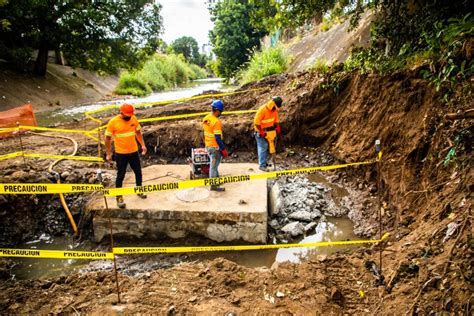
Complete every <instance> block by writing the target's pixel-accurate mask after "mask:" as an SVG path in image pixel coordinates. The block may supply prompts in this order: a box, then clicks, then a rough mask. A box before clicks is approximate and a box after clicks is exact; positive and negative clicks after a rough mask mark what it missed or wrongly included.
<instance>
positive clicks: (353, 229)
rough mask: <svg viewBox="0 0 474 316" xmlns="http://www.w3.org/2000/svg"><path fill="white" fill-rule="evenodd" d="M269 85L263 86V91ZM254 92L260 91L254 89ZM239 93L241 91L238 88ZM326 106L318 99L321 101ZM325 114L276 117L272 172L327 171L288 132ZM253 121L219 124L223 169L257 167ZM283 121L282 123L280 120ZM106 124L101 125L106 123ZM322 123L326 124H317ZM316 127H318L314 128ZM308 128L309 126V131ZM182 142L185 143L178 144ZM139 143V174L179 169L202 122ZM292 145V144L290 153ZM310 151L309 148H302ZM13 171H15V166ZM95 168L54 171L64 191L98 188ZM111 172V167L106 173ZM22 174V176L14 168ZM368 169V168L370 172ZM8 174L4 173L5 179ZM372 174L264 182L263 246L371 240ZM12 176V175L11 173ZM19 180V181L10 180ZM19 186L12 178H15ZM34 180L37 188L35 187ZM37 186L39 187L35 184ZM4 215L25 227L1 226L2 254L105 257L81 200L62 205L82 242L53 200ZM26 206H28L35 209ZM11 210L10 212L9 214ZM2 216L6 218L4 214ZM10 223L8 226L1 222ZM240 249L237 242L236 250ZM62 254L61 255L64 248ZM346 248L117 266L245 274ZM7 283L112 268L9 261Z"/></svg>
mask: <svg viewBox="0 0 474 316" xmlns="http://www.w3.org/2000/svg"><path fill="white" fill-rule="evenodd" d="M267 84H268V83H267ZM257 87H258V86H257ZM242 89H246V87H243V88H242ZM261 98H262V97H261V96H260V98H258V97H256V96H255V95H249V96H245V97H243V98H241V99H237V100H235V99H234V100H232V99H230V100H228V102H227V103H226V104H227V105H228V106H229V108H230V109H248V108H252V107H255V106H256V105H258V103H259V100H260V99H261ZM297 98H298V100H300V101H301V100H303V101H304V102H303V103H302V104H300V105H299V106H298V107H299V108H301V107H304V106H305V104H307V103H308V104H309V105H311V102H312V101H309V100H310V98H308V96H307V94H303V95H299V96H297ZM323 100H324V98H323ZM203 108H204V109H205V108H207V102H206V101H204V100H198V101H195V102H193V103H192V105H191V106H189V105H182V104H178V105H171V106H165V107H164V108H162V109H161V108H160V110H159V113H158V116H165V115H176V114H180V113H189V112H200V111H202V109H203ZM328 113H329V107H324V108H323V109H319V110H318V112H317V113H313V112H311V113H306V115H305V116H302V115H299V114H298V109H297V108H289V109H287V110H286V111H285V112H283V113H282V117H283V120H282V121H283V122H282V126H283V129H284V131H285V135H284V137H283V138H282V139H281V140H280V141H279V142H278V144H277V150H278V152H279V156H278V161H279V162H278V169H281V170H284V169H291V168H298V167H308V166H317V165H328V164H333V163H335V162H336V160H335V159H334V158H333V157H331V156H330V155H328V154H325V153H324V152H321V151H318V150H315V147H314V145H315V144H316V143H318V141H317V140H315V138H306V139H302V138H301V137H300V135H298V134H297V133H296V132H295V129H292V128H291V126H292V125H295V124H297V125H302V124H307V123H303V122H308V121H310V120H314V117H315V116H318V115H321V114H325V115H328ZM140 114H141V116H142V117H145V118H146V117H154V116H157V113H156V109H155V110H154V109H147V110H144V111H143V112H142V113H140ZM251 118H252V116H251V115H244V116H242V117H237V118H236V117H230V116H229V117H226V116H224V117H223V118H222V119H223V122H224V126H226V132H225V141H226V143H227V144H228V146H229V148H230V153H231V156H230V158H229V159H227V160H226V162H229V163H232V162H249V161H250V162H251V161H256V160H257V156H256V152H255V151H256V150H255V141H254V139H253V134H252V127H251V124H249V120H251ZM285 118H286V120H285ZM105 119H106V118H104V121H105ZM322 120H323V121H324V120H325V119H324V118H323V119H322ZM318 124H322V123H318ZM313 127H314V126H313ZM183 135H184V136H183ZM144 136H145V141H146V143H147V145H148V148H149V151H150V152H151V153H152V154H151V155H148V156H147V157H144V158H143V166H149V165H154V164H167V163H172V164H184V163H186V158H187V157H188V156H189V155H188V151H189V148H191V147H197V146H201V143H200V142H201V131H200V121H199V120H198V119H191V120H186V121H168V122H166V124H164V123H163V122H160V123H158V124H153V125H151V124H149V125H147V124H145V127H144ZM291 144H296V147H292V146H291ZM308 145H309V147H308ZM80 154H82V155H96V154H97V146H96V145H94V144H91V143H84V144H82V146H81V147H80ZM16 167H20V164H18V165H17V166H16ZM95 167H96V166H95V165H94V164H89V165H88V168H83V169H82V170H81V169H78V168H77V166H75V165H72V164H66V165H65V166H64V167H61V166H60V167H59V168H58V169H59V171H60V173H61V177H62V180H63V181H65V182H69V183H96V182H97V180H96V179H95ZM109 167H110V166H109ZM105 168H106V176H105V179H106V184H110V183H112V182H113V181H112V180H113V177H114V171H113V169H108V170H107V166H105ZM20 169H21V168H20ZM369 169H370V168H369ZM9 172H10V171H8V172H6V173H5V175H8V173H9ZM25 172H28V173H27V174H22V175H20V176H22V177H23V178H24V179H23V180H22V179H20V178H21V177H20V178H19V179H18V182H21V181H25V180H26V179H28V180H27V181H28V182H47V180H46V179H45V175H44V172H42V171H41V167H39V168H37V170H35V169H33V168H31V170H26V171H25ZM367 172H369V174H370V173H372V172H373V171H365V172H364V171H362V172H361V171H355V172H349V173H348V172H347V171H340V172H332V173H329V174H327V173H325V174H320V173H316V174H312V175H309V176H296V177H284V178H280V179H278V180H277V181H269V186H268V189H269V200H270V204H271V205H272V201H273V204H275V202H277V204H278V205H277V207H275V206H274V205H273V206H272V207H270V209H269V220H268V231H269V234H268V239H267V240H268V242H270V243H288V242H309V241H311V242H315V241H330V240H346V239H356V238H357V236H365V237H369V236H372V235H373V234H374V233H375V227H376V225H375V224H376V222H375V221H374V218H369V217H367V216H365V215H364V214H368V213H370V214H372V213H374V207H375V192H376V188H375V189H374V186H373V185H371V186H368V183H367V182H363V181H358V182H357V181H354V179H357V178H360V177H361V176H362V177H364V173H367ZM10 175H12V173H10ZM16 176H17V175H16ZM15 178H17V177H15ZM35 178H37V179H38V181H34V180H35ZM40 178H41V179H40ZM2 198H3V199H4V200H2V201H0V203H1V204H2V205H7V208H6V209H5V210H6V212H8V209H11V210H13V209H16V210H22V211H21V212H23V213H24V214H25V216H24V218H25V220H24V221H22V224H23V225H21V226H20V225H18V223H15V219H13V218H10V222H11V225H6V226H5V230H4V231H3V232H0V242H1V243H2V244H3V245H4V246H5V247H12V246H13V245H15V246H17V247H25V248H31V247H33V248H38V249H53V248H55V249H66V248H68V249H77V250H103V251H107V250H108V246H107V242H105V243H104V244H100V245H97V244H94V243H93V242H92V235H93V234H92V225H91V217H89V216H84V212H83V208H84V204H85V202H86V201H87V200H88V197H87V195H82V196H74V195H66V199H67V202H68V204H69V205H70V206H72V207H71V208H72V209H73V210H74V214H73V215H74V217H75V219H76V221H77V222H78V223H79V226H80V231H81V236H80V238H79V239H78V240H73V239H72V238H71V237H68V236H70V235H71V229H70V227H69V223H68V221H67V218H66V216H65V215H64V211H63V210H62V207H61V206H60V204H59V201H58V198H57V197H55V196H37V197H36V196H29V197H20V198H19V197H11V196H10V197H9V196H6V197H2ZM5 199H6V200H5ZM29 199H31V200H32V202H33V204H32V203H31V201H29ZM8 207H9V208H8ZM4 215H5V211H4ZM7 223H8V221H7ZM118 242H119V243H120V245H131V246H146V245H148V246H150V245H154V246H157V245H162V246H166V245H168V246H182V245H211V244H215V243H214V242H211V241H209V240H206V239H204V238H202V237H198V236H189V237H188V238H185V239H178V240H171V239H168V238H164V239H163V240H160V241H155V242H146V241H137V240H132V241H127V240H121V241H118ZM237 244H238V242H237ZM65 247H66V248H65ZM350 249H351V247H343V246H342V247H331V248H325V249H311V250H309V251H308V249H284V250H279V251H251V252H238V253H236V252H235V253H231V252H229V253H217V254H216V253H211V254H191V255H189V254H181V255H149V256H140V257H131V258H127V257H121V258H120V259H119V261H118V263H119V271H121V272H123V273H127V274H132V275H134V274H137V273H143V272H146V271H149V270H153V269H156V268H163V267H170V266H173V265H175V264H177V263H180V262H183V261H194V260H206V259H213V258H215V257H217V256H219V257H220V256H222V257H225V258H228V259H230V260H233V261H236V262H237V263H239V264H241V265H245V266H249V267H257V266H271V265H272V264H273V263H274V262H275V261H277V262H278V261H279V262H281V261H293V262H297V261H301V260H303V261H304V260H307V259H310V258H311V257H312V256H315V255H318V254H330V253H332V252H335V251H350ZM10 268H11V273H12V275H15V277H16V278H36V277H48V276H52V275H55V274H56V273H62V271H61V270H62V269H63V270H65V271H69V272H70V271H84V272H87V271H101V270H106V271H107V270H109V269H110V262H92V263H90V264H84V263H83V262H77V261H73V260H72V261H64V262H62V261H57V260H56V261H55V260H41V261H40V262H34V263H33V261H32V260H29V259H22V260H14V261H13V264H11V265H10Z"/></svg>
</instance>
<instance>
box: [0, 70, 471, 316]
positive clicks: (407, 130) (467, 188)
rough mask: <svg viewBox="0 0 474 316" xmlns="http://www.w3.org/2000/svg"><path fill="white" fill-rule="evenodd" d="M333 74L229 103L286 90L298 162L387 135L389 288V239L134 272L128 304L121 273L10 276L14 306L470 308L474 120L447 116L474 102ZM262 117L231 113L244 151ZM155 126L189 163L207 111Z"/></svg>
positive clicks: (287, 137)
mask: <svg viewBox="0 0 474 316" xmlns="http://www.w3.org/2000/svg"><path fill="white" fill-rule="evenodd" d="M325 80H326V79H325V78H323V77H321V76H319V75H318V74H315V73H300V74H296V75H282V76H273V77H270V78H267V79H265V80H263V81H261V82H258V83H255V84H253V85H252V86H253V87H269V88H268V89H267V90H265V91H259V92H252V93H250V94H245V95H240V96H233V97H226V98H225V99H224V100H225V102H226V105H227V109H229V110H230V109H248V108H256V107H257V106H258V105H260V104H262V103H263V102H264V101H266V100H267V99H268V98H269V97H270V96H271V95H275V94H279V95H282V96H283V97H284V99H285V112H284V113H282V121H283V131H284V136H283V138H282V140H281V142H280V154H279V156H280V159H281V161H282V166H286V165H287V164H288V163H289V161H290V159H287V158H288V157H291V160H292V161H293V162H297V163H299V165H309V164H312V163H314V162H316V161H318V156H317V154H315V153H313V151H312V150H311V148H318V151H319V152H322V153H327V154H330V155H331V156H332V157H334V158H333V159H335V161H339V162H351V161H361V160H366V159H369V158H373V157H374V141H375V140H376V139H380V140H381V142H382V148H383V152H384V155H383V161H382V163H381V164H380V167H381V172H380V181H381V188H382V189H381V191H380V192H379V194H380V196H381V200H382V205H383V210H382V212H383V230H384V231H389V232H391V236H390V239H389V241H388V242H387V243H386V244H385V251H384V266H383V274H384V276H385V286H376V285H375V284H374V280H375V279H374V275H373V273H372V272H369V271H368V269H367V267H370V266H371V264H370V261H374V262H378V251H376V248H368V249H365V250H364V249H363V250H358V251H356V252H354V253H352V254H346V255H336V256H332V257H329V258H324V257H322V258H320V260H317V261H315V262H307V263H303V264H299V265H295V264H283V265H280V266H276V265H275V266H274V267H272V269H247V268H243V267H240V266H237V265H236V264H234V263H231V262H228V261H225V260H220V259H216V260H214V261H211V262H209V263H202V264H201V263H200V264H192V263H191V264H183V265H180V266H176V267H172V268H170V269H159V270H157V271H155V272H152V273H147V274H144V275H143V276H142V277H139V278H133V277H128V276H125V275H121V276H120V280H121V290H122V293H123V297H122V298H123V301H124V304H120V305H115V303H114V302H115V299H116V294H115V293H114V284H113V283H112V280H113V279H112V273H110V274H109V273H107V274H87V275H72V276H69V277H63V278H57V279H54V280H48V281H23V282H18V283H15V282H11V281H5V282H3V283H2V284H1V285H0V289H1V292H0V293H1V294H0V298H1V299H0V301H1V302H3V303H2V305H1V306H0V310H2V311H4V312H32V311H36V312H37V311H40V312H50V311H53V312H68V313H73V312H92V311H95V312H108V313H112V312H132V313H134V312H135V313H136V312H156V311H157V310H159V311H161V312H167V313H170V314H172V313H180V314H181V313H202V314H204V313H209V311H215V312H217V313H230V312H232V313H237V314H240V313H245V312H246V313H255V312H257V313H258V312H262V313H275V312H276V313H298V314H303V313H315V312H316V313H331V312H333V313H356V314H360V313H373V314H378V313H392V314H399V313H411V312H415V313H421V314H429V313H430V312H434V311H437V312H440V311H446V312H455V313H462V312H464V313H466V314H470V313H471V312H472V309H471V306H472V303H473V302H472V290H473V285H472V281H473V274H472V271H474V270H473V267H472V255H473V253H472V250H473V248H472V226H471V225H472V217H471V216H472V214H471V208H472V204H471V203H472V196H471V192H472V189H473V187H472V183H473V172H472V168H471V166H472V137H473V136H472V135H473V132H474V131H473V124H472V120H467V119H463V120H456V121H449V120H446V119H444V115H445V114H446V113H447V112H455V111H457V110H459V109H464V110H465V109H467V108H469V107H472V104H457V105H456V106H454V105H453V106H446V105H443V104H442V103H441V102H440V101H439V100H440V97H439V95H437V94H436V92H435V91H434V90H433V89H432V88H431V87H430V86H428V85H427V83H426V82H425V81H423V80H421V79H420V78H419V77H418V76H417V74H416V73H415V72H402V73H397V74H393V75H387V76H376V75H361V74H357V73H352V74H347V75H346V76H345V77H344V78H343V79H342V80H341V81H340V82H339V84H338V85H337V86H334V87H333V88H329V89H325V88H323V86H322V84H323V83H326V81H325ZM243 88H244V89H245V88H247V87H243ZM208 103H209V102H207V101H205V100H201V101H197V102H193V103H191V104H178V105H176V104H175V105H169V106H164V107H159V108H152V109H148V110H145V111H143V112H141V113H140V115H141V116H143V117H151V116H158V115H165V114H171V113H182V112H193V111H195V112H198V111H202V110H204V109H207V108H208ZM251 119H252V115H246V116H238V117H237V116H224V117H223V123H224V133H225V134H224V137H225V141H226V142H227V143H228V144H229V147H230V148H231V151H232V153H233V158H232V159H235V160H239V159H247V160H248V159H255V155H254V153H252V152H254V143H253V139H252V136H251V129H252V127H251V123H250V122H251ZM144 130H145V137H146V140H147V143H148V146H149V147H150V150H151V151H155V152H156V154H153V155H151V156H150V157H149V158H148V160H147V161H146V164H149V163H163V162H171V161H173V162H175V161H176V160H181V161H182V160H184V158H185V156H187V153H188V151H189V148H190V147H191V146H193V145H194V146H198V145H201V130H200V127H199V120H198V119H194V120H186V121H179V122H176V121H172V122H169V124H168V123H166V124H164V123H162V122H160V123H159V124H154V125H149V126H146V127H145V129H144ZM82 145H83V146H82V150H83V152H90V153H92V152H94V151H95V150H96V149H95V147H94V144H93V143H90V142H84V143H83V144H82ZM45 146H46V147H44V149H47V148H48V147H47V145H45ZM49 146H51V145H49ZM49 150H51V148H49ZM286 160H288V161H286ZM69 166H74V164H69ZM335 178H336V179H337V178H339V181H340V182H341V183H342V184H347V182H348V181H351V180H352V181H355V182H356V183H359V184H362V189H364V188H365V189H367V190H368V187H369V186H373V185H374V184H375V183H376V180H377V173H376V167H375V166H371V167H360V168H353V169H347V170H343V171H342V172H340V173H337V174H336V175H335ZM92 181H93V180H92ZM17 199H19V198H17ZM30 211H33V210H30ZM376 219H377V211H376V209H375V208H373V207H369V205H366V208H362V211H361V212H360V219H359V220H360V221H366V222H374V221H376Z"/></svg>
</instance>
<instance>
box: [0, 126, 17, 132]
mask: <svg viewBox="0 0 474 316" xmlns="http://www.w3.org/2000/svg"><path fill="white" fill-rule="evenodd" d="M10 132H18V127H5V128H0V133H10Z"/></svg>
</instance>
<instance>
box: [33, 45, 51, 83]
mask: <svg viewBox="0 0 474 316" xmlns="http://www.w3.org/2000/svg"><path fill="white" fill-rule="evenodd" d="M47 64H48V43H47V42H46V41H41V44H40V47H39V50H38V57H36V62H35V68H34V69H33V74H34V75H36V76H39V77H44V76H45V75H46V67H47Z"/></svg>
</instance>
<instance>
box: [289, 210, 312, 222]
mask: <svg viewBox="0 0 474 316" xmlns="http://www.w3.org/2000/svg"><path fill="white" fill-rule="evenodd" d="M288 218H291V219H295V220H297V221H304V222H311V220H312V217H311V213H310V212H307V211H298V212H294V213H292V214H290V215H289V216H288Z"/></svg>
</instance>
